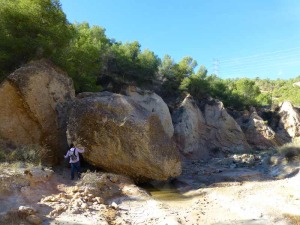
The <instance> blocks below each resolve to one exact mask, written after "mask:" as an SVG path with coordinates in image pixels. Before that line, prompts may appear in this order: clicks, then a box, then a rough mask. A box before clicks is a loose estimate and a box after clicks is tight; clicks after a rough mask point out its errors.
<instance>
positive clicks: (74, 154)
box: [64, 144, 84, 180]
mask: <svg viewBox="0 0 300 225" xmlns="http://www.w3.org/2000/svg"><path fill="white" fill-rule="evenodd" d="M79 153H84V149H79V148H76V147H75V146H74V145H73V144H71V145H70V149H69V150H68V152H67V154H66V155H65V156H64V157H65V159H66V158H68V157H70V161H69V162H70V164H71V180H74V173H75V170H76V171H77V175H78V178H80V175H81V169H80V161H79Z"/></svg>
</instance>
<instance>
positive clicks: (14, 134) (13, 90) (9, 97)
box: [0, 60, 75, 162]
mask: <svg viewBox="0 0 300 225" xmlns="http://www.w3.org/2000/svg"><path fill="white" fill-rule="evenodd" d="M74 95H75V91H74V88H73V83H72V80H71V79H70V78H69V77H68V76H67V75H66V74H64V73H63V72H62V71H60V70H59V69H58V68H56V67H54V66H53V65H52V64H51V63H50V62H48V61H45V60H40V61H35V62H32V63H29V64H27V65H25V66H24V67H22V68H20V69H18V70H16V71H15V72H14V73H12V74H11V75H9V76H8V77H7V78H6V79H5V80H4V81H3V82H2V83H1V85H0V108H1V111H0V139H2V140H4V141H7V142H9V143H11V144H14V145H26V144H39V145H46V146H48V147H49V148H51V149H53V150H54V154H53V155H54V156H55V155H62V153H60V152H59V151H60V150H61V149H65V147H66V135H65V129H64V128H63V127H62V125H63V124H62V123H61V122H62V121H64V120H65V118H62V117H61V115H62V114H60V113H59V112H60V109H61V105H62V104H64V103H65V102H66V101H69V100H71V99H72V98H74ZM55 161H56V160H55V158H52V162H55Z"/></svg>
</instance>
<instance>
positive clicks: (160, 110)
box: [126, 86, 174, 138]
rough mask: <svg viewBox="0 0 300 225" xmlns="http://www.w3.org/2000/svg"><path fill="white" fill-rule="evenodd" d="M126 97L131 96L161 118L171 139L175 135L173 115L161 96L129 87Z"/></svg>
mask: <svg viewBox="0 0 300 225" xmlns="http://www.w3.org/2000/svg"><path fill="white" fill-rule="evenodd" d="M126 95H128V96H130V98H131V99H132V100H134V101H135V102H136V103H138V104H139V105H141V106H142V107H143V108H145V109H146V110H148V111H149V112H150V113H154V114H155V115H158V116H159V119H160V121H161V124H162V126H163V129H164V130H165V133H166V134H167V135H168V137H169V138H171V137H172V136H173V134H174V127H173V124H172V118H171V114H170V112H169V108H168V106H167V104H166V103H165V102H164V101H163V100H162V98H161V97H160V96H158V95H157V94H155V93H154V92H151V91H143V90H141V89H139V88H136V87H133V86H132V87H129V88H127V90H126Z"/></svg>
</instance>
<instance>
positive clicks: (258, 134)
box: [237, 111, 279, 150]
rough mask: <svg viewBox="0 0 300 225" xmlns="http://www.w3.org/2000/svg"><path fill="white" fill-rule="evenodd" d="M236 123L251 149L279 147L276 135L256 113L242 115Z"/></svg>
mask: <svg viewBox="0 0 300 225" xmlns="http://www.w3.org/2000/svg"><path fill="white" fill-rule="evenodd" d="M237 122H238V123H239V124H240V126H241V128H242V130H243V131H244V134H245V136H246V139H247V142H248V143H249V144H250V145H251V147H252V148H254V149H258V150H265V149H269V148H274V147H276V146H278V145H279V143H278V141H277V135H276V133H275V132H274V131H273V130H272V128H271V127H269V126H268V125H267V124H266V123H265V122H264V120H263V119H262V118H261V117H260V116H258V114H257V112H256V111H253V112H252V113H251V114H250V115H249V114H248V115H244V116H243V117H242V118H240V119H238V120H237Z"/></svg>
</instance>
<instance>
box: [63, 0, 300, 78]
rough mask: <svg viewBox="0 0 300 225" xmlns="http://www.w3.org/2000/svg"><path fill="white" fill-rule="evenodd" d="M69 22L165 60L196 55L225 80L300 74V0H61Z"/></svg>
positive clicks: (194, 56) (201, 63)
mask: <svg viewBox="0 0 300 225" xmlns="http://www.w3.org/2000/svg"><path fill="white" fill-rule="evenodd" d="M61 3H62V8H63V11H64V12H65V13H66V15H67V18H68V20H69V21H70V22H72V23H73V22H89V24H90V25H98V26H101V27H104V28H105V29H106V35H107V36H108V37H109V38H115V39H116V40H117V41H122V42H127V41H129V42H133V41H135V40H137V41H138V42H139V43H140V44H141V45H142V49H146V48H147V49H150V50H151V51H153V52H155V54H157V55H158V56H159V57H160V58H163V56H164V55H165V54H169V55H170V56H172V58H174V59H175V61H177V62H178V61H180V60H181V59H182V58H183V57H184V56H191V57H193V58H194V59H195V60H196V61H197V62H198V65H205V66H206V67H207V68H208V71H209V73H215V72H216V73H218V76H219V77H221V78H235V77H250V78H255V77H260V78H270V79H277V78H281V79H288V78H294V77H296V76H299V75H300V1H299V0H181V1H179V0H172V1H171V0H151V1H150V0H88V1H86V0H61Z"/></svg>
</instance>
